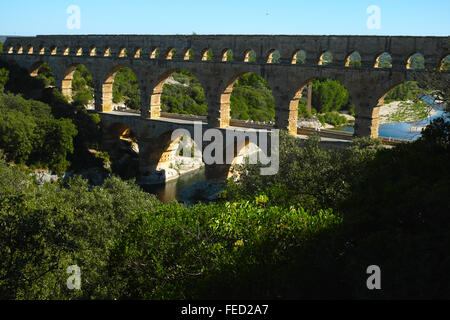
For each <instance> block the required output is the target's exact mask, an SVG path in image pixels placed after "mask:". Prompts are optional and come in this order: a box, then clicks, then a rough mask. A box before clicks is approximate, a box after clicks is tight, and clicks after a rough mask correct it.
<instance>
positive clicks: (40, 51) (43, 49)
mask: <svg viewBox="0 0 450 320" xmlns="http://www.w3.org/2000/svg"><path fill="white" fill-rule="evenodd" d="M39 54H40V55H44V54H45V47H44V46H40V47H39Z"/></svg>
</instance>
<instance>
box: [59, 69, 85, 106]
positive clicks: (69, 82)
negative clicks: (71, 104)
mask: <svg viewBox="0 0 450 320" xmlns="http://www.w3.org/2000/svg"><path fill="white" fill-rule="evenodd" d="M82 65H83V64H81V63H74V64H71V65H70V66H68V67H67V68H66V70H65V72H64V78H63V80H62V83H61V92H62V94H63V95H64V96H65V97H67V99H68V100H69V101H73V75H74V73H75V71H76V70H77V68H78V67H80V66H82ZM83 66H84V65H83ZM84 67H85V66H84ZM86 69H87V68H86ZM88 71H89V70H88ZM89 73H90V74H91V75H92V73H91V72H89Z"/></svg>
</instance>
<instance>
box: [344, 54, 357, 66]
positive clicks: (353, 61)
mask: <svg viewBox="0 0 450 320" xmlns="http://www.w3.org/2000/svg"><path fill="white" fill-rule="evenodd" d="M345 66H346V67H361V55H360V54H359V52H358V51H353V52H351V53H350V54H349V55H348V56H347V58H346V59H345Z"/></svg>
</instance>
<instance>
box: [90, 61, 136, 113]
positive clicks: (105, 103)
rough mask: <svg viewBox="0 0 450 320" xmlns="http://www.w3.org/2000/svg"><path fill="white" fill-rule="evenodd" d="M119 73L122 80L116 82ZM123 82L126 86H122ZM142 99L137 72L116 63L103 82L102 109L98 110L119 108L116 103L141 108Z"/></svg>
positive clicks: (104, 110)
mask: <svg viewBox="0 0 450 320" xmlns="http://www.w3.org/2000/svg"><path fill="white" fill-rule="evenodd" d="M119 73H120V81H119V83H116V81H115V80H116V76H117V75H118V74H119ZM122 84H123V85H124V86H125V88H121V87H120V86H121V85H122ZM126 85H128V86H126ZM140 99H141V97H140V88H139V81H138V79H137V77H136V73H135V72H134V71H133V70H132V69H130V68H128V67H126V66H123V65H116V66H114V67H113V68H111V69H110V70H109V72H108V74H107V76H106V78H105V80H104V81H103V83H102V101H101V103H100V104H101V110H98V111H101V112H110V111H113V110H115V109H117V108H118V107H117V106H115V103H118V104H120V105H125V106H126V107H127V108H129V109H139V108H140ZM115 100H116V101H115Z"/></svg>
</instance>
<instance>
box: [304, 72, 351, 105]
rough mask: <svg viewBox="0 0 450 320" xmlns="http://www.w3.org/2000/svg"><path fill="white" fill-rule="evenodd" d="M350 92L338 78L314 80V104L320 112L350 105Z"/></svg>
mask: <svg viewBox="0 0 450 320" xmlns="http://www.w3.org/2000/svg"><path fill="white" fill-rule="evenodd" d="M349 99H350V98H349V93H348V91H347V89H345V87H344V86H343V85H341V84H340V83H339V82H338V81H336V80H331V79H318V80H315V81H314V82H313V95H312V105H313V107H314V108H315V109H317V111H318V112H320V113H326V112H330V111H339V110H341V109H343V108H347V107H349V101H350V100H349Z"/></svg>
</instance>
